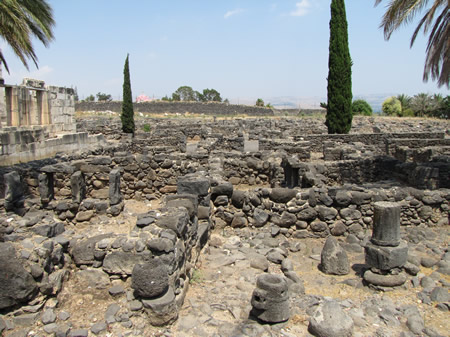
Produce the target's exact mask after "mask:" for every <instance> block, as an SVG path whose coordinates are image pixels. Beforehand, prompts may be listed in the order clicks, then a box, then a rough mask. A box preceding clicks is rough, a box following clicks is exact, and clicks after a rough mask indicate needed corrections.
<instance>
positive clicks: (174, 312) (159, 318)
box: [142, 286, 178, 326]
mask: <svg viewBox="0 0 450 337" xmlns="http://www.w3.org/2000/svg"><path fill="white" fill-rule="evenodd" d="M142 303H143V304H144V308H145V311H146V312H147V315H148V319H149V321H150V323H151V324H152V325H154V326H162V325H166V324H168V323H170V322H173V321H174V320H175V319H176V318H177V317H178V309H177V306H176V301H175V292H174V290H173V288H172V287H171V286H169V288H168V290H167V291H166V293H165V294H164V295H163V296H161V297H157V298H154V299H145V300H143V301H142Z"/></svg>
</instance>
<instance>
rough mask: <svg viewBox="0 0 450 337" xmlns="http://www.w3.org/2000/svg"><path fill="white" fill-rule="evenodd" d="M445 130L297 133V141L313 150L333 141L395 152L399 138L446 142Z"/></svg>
mask: <svg viewBox="0 0 450 337" xmlns="http://www.w3.org/2000/svg"><path fill="white" fill-rule="evenodd" d="M444 138H445V133H443V132H418V133H367V134H347V135H296V136H294V140H296V141H308V142H309V143H310V147H311V151H313V152H322V148H323V144H324V143H326V142H333V143H335V144H349V143H356V142H358V143H363V144H365V145H374V146H375V148H376V149H377V150H378V151H379V153H378V154H393V153H394V150H395V145H396V143H395V141H396V140H398V139H407V140H408V141H409V140H413V139H415V142H417V143H419V144H420V142H422V141H423V140H426V139H440V140H441V141H439V140H438V141H437V142H445V141H444Z"/></svg>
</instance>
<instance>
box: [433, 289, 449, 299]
mask: <svg viewBox="0 0 450 337" xmlns="http://www.w3.org/2000/svg"><path fill="white" fill-rule="evenodd" d="M430 299H431V300H432V301H434V302H448V301H450V295H449V293H448V289H447V288H443V287H435V288H434V289H433V290H432V291H431V294H430Z"/></svg>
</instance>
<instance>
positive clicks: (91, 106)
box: [75, 102, 274, 116]
mask: <svg viewBox="0 0 450 337" xmlns="http://www.w3.org/2000/svg"><path fill="white" fill-rule="evenodd" d="M133 107H134V111H135V112H137V113H139V112H142V113H151V114H164V113H171V114H176V113H179V114H185V113H191V114H203V115H211V116H214V115H218V116H220V115H249V116H273V114H274V113H273V111H272V109H269V108H264V107H256V106H246V105H235V104H224V103H199V102H142V103H134V104H133ZM75 110H76V111H113V112H117V113H120V112H121V111H122V102H104V103H103V102H78V103H76V104H75Z"/></svg>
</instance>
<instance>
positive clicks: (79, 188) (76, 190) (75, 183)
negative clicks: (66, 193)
mask: <svg viewBox="0 0 450 337" xmlns="http://www.w3.org/2000/svg"><path fill="white" fill-rule="evenodd" d="M70 186H71V188H72V200H73V202H76V203H80V202H81V201H83V199H84V198H85V196H86V182H85V181H84V175H83V173H82V172H81V171H77V172H75V173H74V174H72V176H71V177H70Z"/></svg>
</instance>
